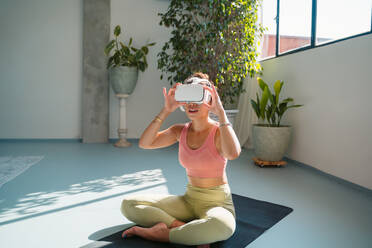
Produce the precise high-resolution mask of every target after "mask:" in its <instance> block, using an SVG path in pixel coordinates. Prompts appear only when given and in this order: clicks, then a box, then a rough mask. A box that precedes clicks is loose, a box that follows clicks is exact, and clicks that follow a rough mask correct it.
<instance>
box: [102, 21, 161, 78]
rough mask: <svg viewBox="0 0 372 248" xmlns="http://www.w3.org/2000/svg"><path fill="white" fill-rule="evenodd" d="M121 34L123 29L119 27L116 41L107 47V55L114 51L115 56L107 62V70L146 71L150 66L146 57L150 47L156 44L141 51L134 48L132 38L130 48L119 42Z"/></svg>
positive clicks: (115, 34) (116, 30) (146, 46)
mask: <svg viewBox="0 0 372 248" xmlns="http://www.w3.org/2000/svg"><path fill="white" fill-rule="evenodd" d="M120 34H121V27H120V25H117V26H116V27H115V29H114V36H115V39H113V40H111V41H110V42H109V43H108V44H107V46H106V47H105V51H104V52H105V54H106V56H109V54H110V52H111V51H112V49H114V50H113V55H112V56H110V57H109V60H108V62H107V69H108V68H111V67H117V66H134V67H137V68H138V69H139V70H140V71H142V72H143V71H144V70H145V69H146V68H147V66H148V64H147V60H146V55H147V54H148V52H149V48H148V47H149V46H153V45H155V44H156V43H150V44H147V45H145V46H143V47H141V48H140V49H138V48H135V47H132V46H131V45H132V41H133V39H132V38H130V40H129V44H128V46H126V45H124V43H123V42H121V41H118V37H119V35H120Z"/></svg>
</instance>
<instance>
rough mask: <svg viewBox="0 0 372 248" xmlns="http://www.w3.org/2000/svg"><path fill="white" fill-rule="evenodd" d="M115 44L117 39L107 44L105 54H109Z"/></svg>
mask: <svg viewBox="0 0 372 248" xmlns="http://www.w3.org/2000/svg"><path fill="white" fill-rule="evenodd" d="M114 46H115V40H112V41H110V42H109V43H108V44H107V46H106V47H105V54H106V56H108V55H109V53H110V52H111V49H112V48H113V47H114Z"/></svg>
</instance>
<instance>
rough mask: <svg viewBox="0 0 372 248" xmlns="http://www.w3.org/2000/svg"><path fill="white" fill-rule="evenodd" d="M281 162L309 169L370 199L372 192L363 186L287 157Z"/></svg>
mask: <svg viewBox="0 0 372 248" xmlns="http://www.w3.org/2000/svg"><path fill="white" fill-rule="evenodd" d="M283 160H285V161H287V162H288V163H291V164H295V165H297V166H300V167H302V168H305V169H309V170H311V171H314V172H316V173H317V174H319V175H322V176H325V177H327V178H328V179H330V180H332V181H335V182H337V183H339V184H342V185H345V186H348V187H351V188H353V189H355V190H358V191H361V192H363V193H365V194H368V195H370V196H371V197H372V190H371V189H368V188H366V187H364V186H361V185H359V184H356V183H353V182H350V181H347V180H345V179H343V178H340V177H337V176H334V175H332V174H329V173H326V172H324V171H321V170H319V169H317V168H315V167H312V166H311V165H308V164H304V163H301V162H299V161H297V160H293V159H290V158H288V157H283Z"/></svg>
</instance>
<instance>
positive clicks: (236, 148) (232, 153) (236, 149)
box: [204, 85, 241, 160]
mask: <svg viewBox="0 0 372 248" xmlns="http://www.w3.org/2000/svg"><path fill="white" fill-rule="evenodd" d="M204 89H206V90H208V91H209V92H210V93H211V95H212V103H211V104H206V106H207V107H208V108H209V110H210V111H212V112H213V113H215V114H216V115H217V116H218V118H219V122H220V125H221V124H224V123H227V122H229V121H228V119H227V116H226V113H225V110H224V109H223V106H222V102H221V99H220V97H219V95H218V93H217V90H216V88H215V87H214V85H212V88H209V87H207V86H204ZM219 129H220V139H219V141H220V144H218V145H220V147H221V153H222V154H221V155H222V156H223V157H225V158H227V159H229V160H233V159H236V158H237V157H239V155H240V152H241V147H240V143H239V140H238V138H237V137H236V134H235V131H234V129H233V128H232V126H231V125H223V126H220V128H219Z"/></svg>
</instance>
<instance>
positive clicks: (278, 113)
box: [251, 77, 303, 127]
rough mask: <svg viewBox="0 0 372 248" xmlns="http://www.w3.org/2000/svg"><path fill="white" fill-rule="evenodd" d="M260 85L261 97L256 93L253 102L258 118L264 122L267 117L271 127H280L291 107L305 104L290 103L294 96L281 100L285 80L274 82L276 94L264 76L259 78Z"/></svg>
mask: <svg viewBox="0 0 372 248" xmlns="http://www.w3.org/2000/svg"><path fill="white" fill-rule="evenodd" d="M257 82H258V85H259V86H260V89H261V92H262V94H261V98H260V97H259V96H258V93H256V97H257V98H256V99H257V100H256V101H254V100H253V99H251V104H252V107H253V109H254V111H255V112H256V115H257V117H258V119H260V120H262V121H263V122H264V121H265V119H266V120H267V122H268V123H269V124H268V126H270V127H279V126H280V121H281V119H282V117H283V115H284V113H285V111H287V110H288V109H290V108H297V107H301V106H303V105H299V104H297V105H290V106H288V103H290V102H293V98H290V97H289V98H286V99H284V100H283V101H281V102H279V94H280V92H281V90H282V87H283V84H284V82H283V81H280V80H277V81H276V82H275V83H274V94H272V93H271V91H270V89H269V86H268V85H267V84H266V83H265V82H264V81H263V80H262V78H260V77H258V78H257Z"/></svg>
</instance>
